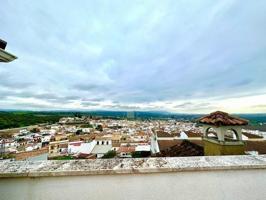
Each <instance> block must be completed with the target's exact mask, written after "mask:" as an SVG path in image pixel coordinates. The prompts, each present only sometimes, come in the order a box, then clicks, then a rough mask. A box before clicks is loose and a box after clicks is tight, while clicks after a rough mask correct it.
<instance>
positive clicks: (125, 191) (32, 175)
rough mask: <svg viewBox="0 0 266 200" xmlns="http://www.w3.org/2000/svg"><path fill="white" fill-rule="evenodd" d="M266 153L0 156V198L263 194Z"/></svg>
mask: <svg viewBox="0 0 266 200" xmlns="http://www.w3.org/2000/svg"><path fill="white" fill-rule="evenodd" d="M265 185H266V155H254V156H251V155H245V156H199V157H173V158H163V157H160V158H137V159H95V160H71V161H15V162H10V161H0V200H2V199H7V200H12V199H15V200H18V199H27V200H28V199H29V200H31V199H34V200H35V199H45V200H47V199H64V200H67V199H71V200H78V199H81V200H82V199H92V200H93V199H108V200H109V199H127V200H128V199H129V200H131V199H145V200H146V199H155V200H156V199H160V200H164V199H181V200H182V199H197V200H201V199H204V200H205V199H214V200H215V199H219V200H220V199H241V200H245V199H247V200H251V199H257V200H260V199H263V200H264V199H265V197H266V190H265Z"/></svg>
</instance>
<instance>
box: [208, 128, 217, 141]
mask: <svg viewBox="0 0 266 200" xmlns="http://www.w3.org/2000/svg"><path fill="white" fill-rule="evenodd" d="M206 137H207V138H210V139H215V140H218V136H217V132H216V131H215V129H214V128H211V127H209V128H207V129H206Z"/></svg>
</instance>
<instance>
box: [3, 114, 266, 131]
mask: <svg viewBox="0 0 266 200" xmlns="http://www.w3.org/2000/svg"><path fill="white" fill-rule="evenodd" d="M81 115H85V116H97V117H102V118H112V119H126V117H127V111H0V129H5V128H16V127H23V126H28V125H34V124H38V123H45V122H50V123H54V122H57V121H58V120H59V119H60V118H61V117H65V116H81ZM134 115H135V118H136V119H141V120H147V119H177V120H183V121H194V120H195V119H197V118H199V117H201V116H203V115H202V114H178V113H170V112H163V111H135V112H134ZM236 115H237V116H239V117H242V118H245V119H248V120H250V125H252V126H253V127H254V126H257V127H256V128H262V127H263V126H260V123H266V114H236Z"/></svg>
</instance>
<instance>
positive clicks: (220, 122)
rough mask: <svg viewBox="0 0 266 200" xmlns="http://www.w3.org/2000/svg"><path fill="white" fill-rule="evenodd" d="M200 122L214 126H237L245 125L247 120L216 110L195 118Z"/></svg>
mask: <svg viewBox="0 0 266 200" xmlns="http://www.w3.org/2000/svg"><path fill="white" fill-rule="evenodd" d="M197 121H198V122H200V123H202V124H210V125H215V126H237V125H238V126H239V125H247V124H248V120H245V119H241V118H238V117H234V116H231V115H229V114H228V113H226V112H222V111H216V112H213V113H211V114H209V115H206V116H204V117H201V118H200V119H198V120H197Z"/></svg>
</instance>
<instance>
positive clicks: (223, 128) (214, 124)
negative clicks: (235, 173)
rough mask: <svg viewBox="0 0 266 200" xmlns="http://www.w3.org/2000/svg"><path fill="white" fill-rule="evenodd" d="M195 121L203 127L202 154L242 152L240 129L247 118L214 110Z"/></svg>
mask: <svg viewBox="0 0 266 200" xmlns="http://www.w3.org/2000/svg"><path fill="white" fill-rule="evenodd" d="M197 121H198V123H199V124H201V125H202V127H203V142H204V155H241V154H244V142H243V140H242V132H241V129H242V127H243V126H245V125H248V120H245V119H241V118H238V117H235V116H231V115H229V114H228V113H226V112H222V111H216V112H213V113H211V114H209V115H206V116H204V117H201V118H200V119H198V120H197Z"/></svg>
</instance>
